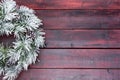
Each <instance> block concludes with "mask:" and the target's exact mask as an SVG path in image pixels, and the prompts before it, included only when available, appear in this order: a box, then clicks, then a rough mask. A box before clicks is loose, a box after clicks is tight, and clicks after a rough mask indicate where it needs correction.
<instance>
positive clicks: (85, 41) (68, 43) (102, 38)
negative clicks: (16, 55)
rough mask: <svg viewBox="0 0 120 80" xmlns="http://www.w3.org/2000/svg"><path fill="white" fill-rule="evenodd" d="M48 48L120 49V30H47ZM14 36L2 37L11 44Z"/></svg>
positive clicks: (3, 40)
mask: <svg viewBox="0 0 120 80" xmlns="http://www.w3.org/2000/svg"><path fill="white" fill-rule="evenodd" d="M45 32H46V34H47V35H46V36H45V37H46V46H47V47H46V48H120V30H45ZM12 41H14V37H13V36H9V37H7V36H3V37H0V42H4V43H5V44H9V43H10V42H12Z"/></svg>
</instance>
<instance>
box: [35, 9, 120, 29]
mask: <svg viewBox="0 0 120 80" xmlns="http://www.w3.org/2000/svg"><path fill="white" fill-rule="evenodd" d="M36 12H37V13H36V14H37V15H38V16H39V18H41V19H42V20H43V23H44V28H45V29H120V10H36Z"/></svg>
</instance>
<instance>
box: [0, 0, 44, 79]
mask: <svg viewBox="0 0 120 80" xmlns="http://www.w3.org/2000/svg"><path fill="white" fill-rule="evenodd" d="M41 25H42V22H41V20H40V19H39V18H38V17H37V16H36V15H35V12H34V10H32V9H29V8H28V7H26V6H18V5H16V2H15V1H13V0H2V1H1V2H0V36H2V35H7V36H9V35H14V37H15V42H12V46H4V45H3V43H0V75H3V76H4V77H3V80H15V79H16V78H17V76H18V74H19V73H20V72H21V71H22V70H27V69H28V66H29V65H30V64H32V63H35V61H36V58H37V56H38V51H39V47H43V46H44V35H45V33H44V32H43V30H42V28H40V27H39V26H41Z"/></svg>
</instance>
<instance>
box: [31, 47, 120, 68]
mask: <svg viewBox="0 0 120 80" xmlns="http://www.w3.org/2000/svg"><path fill="white" fill-rule="evenodd" d="M39 59H40V62H37V63H36V64H35V65H32V66H31V67H30V68H120V49H42V50H41V53H40V55H39Z"/></svg>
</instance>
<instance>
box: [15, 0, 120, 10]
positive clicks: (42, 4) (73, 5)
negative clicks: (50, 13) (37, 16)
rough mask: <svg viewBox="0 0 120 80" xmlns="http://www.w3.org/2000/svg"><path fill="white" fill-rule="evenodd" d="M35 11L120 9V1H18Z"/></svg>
mask: <svg viewBox="0 0 120 80" xmlns="http://www.w3.org/2000/svg"><path fill="white" fill-rule="evenodd" d="M16 1H17V2H18V3H19V4H20V5H21V4H22V5H26V6H29V7H30V8H33V9H120V0H16Z"/></svg>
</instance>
